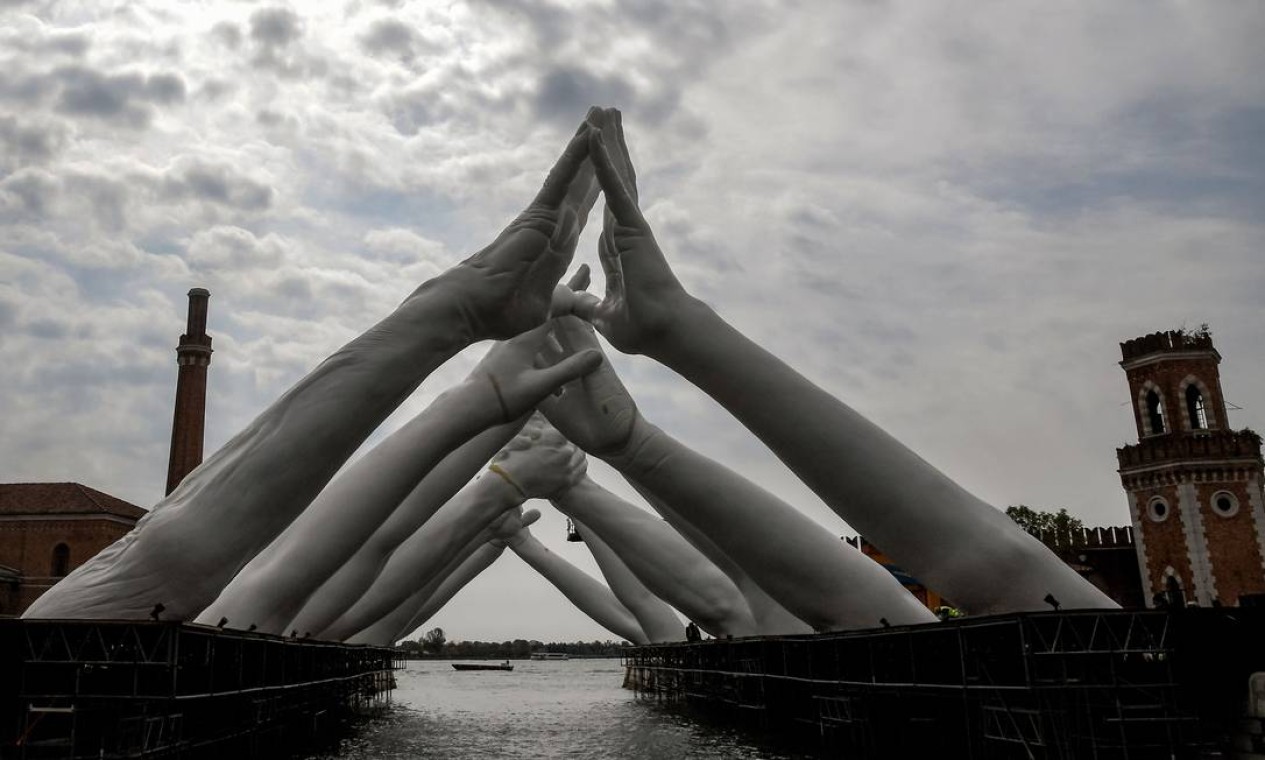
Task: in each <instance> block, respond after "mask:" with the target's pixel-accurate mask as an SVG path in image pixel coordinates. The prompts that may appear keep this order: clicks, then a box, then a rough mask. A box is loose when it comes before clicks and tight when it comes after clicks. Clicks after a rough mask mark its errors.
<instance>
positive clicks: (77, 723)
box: [0, 620, 398, 760]
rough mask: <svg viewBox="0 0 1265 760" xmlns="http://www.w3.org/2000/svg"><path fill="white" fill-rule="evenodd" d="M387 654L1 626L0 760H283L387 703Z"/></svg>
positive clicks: (205, 637)
mask: <svg viewBox="0 0 1265 760" xmlns="http://www.w3.org/2000/svg"><path fill="white" fill-rule="evenodd" d="M397 656H398V655H397V653H396V652H395V651H394V650H392V649H388V648H380V647H367V646H352V645H346V644H340V643H335V642H326V641H314V640H309V639H294V638H286V637H282V636H274V635H268V634H261V633H255V632H247V631H235V630H221V629H218V628H213V627H209V626H201V625H194V624H189V623H177V622H163V621H153V622H151V621H134V620H127V621H123V620H117V621H110V620H0V760H76V759H78V758H84V759H85V760H86V759H87V758H94V759H97V760H109V759H113V758H159V757H162V758H168V757H171V758H199V757H217V758H222V757H229V756H233V755H237V756H239V757H280V756H284V754H286V752H287V751H288V750H289V749H291V748H294V747H296V746H299V747H301V746H307V745H308V744H309V743H310V741H311V740H312V739H313V738H315V737H320V736H322V735H324V734H326V733H328V732H332V731H334V730H336V729H337V727H338V726H339V725H341V724H342V722H343V721H344V720H345V719H346V718H347V717H349V716H351V715H354V714H358V713H363V712H367V711H372V710H374V709H377V708H379V707H383V706H385V705H386V704H388V703H389V701H390V695H391V689H392V688H393V686H394V672H393V671H394V668H395V666H396V663H397V660H396V658H397Z"/></svg>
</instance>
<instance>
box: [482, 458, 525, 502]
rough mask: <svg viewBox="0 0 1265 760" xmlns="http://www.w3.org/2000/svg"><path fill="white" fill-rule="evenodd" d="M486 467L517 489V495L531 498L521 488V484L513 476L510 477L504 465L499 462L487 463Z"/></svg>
mask: <svg viewBox="0 0 1265 760" xmlns="http://www.w3.org/2000/svg"><path fill="white" fill-rule="evenodd" d="M488 469H489V470H491V471H492V472H495V473H496V474H497V475H500V476H501V477H502V478H504V480H505V482H506V483H509V484H510V487H512V488H513V489H514V490H515V491H518V495H519V496H521V497H523V498H524V499H528V498H531V497H529V496H528V495H527V492H526V491H524V490H523V487H522V486H520V485H519V484H517V483H515V482H514V478H512V477H510V474H509V473H508V472H506V470H505V468H504V467H502V466H500V465H499V464H490V465H488Z"/></svg>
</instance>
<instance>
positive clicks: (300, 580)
mask: <svg viewBox="0 0 1265 760" xmlns="http://www.w3.org/2000/svg"><path fill="white" fill-rule="evenodd" d="M548 329H549V327H548V326H547V325H542V326H540V327H538V328H535V329H534V330H530V331H528V332H526V333H523V334H522V335H518V336H516V337H514V338H511V339H510V340H507V341H504V342H501V343H498V344H496V345H494V346H493V347H492V349H491V350H490V351H489V352H488V354H487V356H485V357H484V359H483V361H481V362H480V363H479V365H478V367H476V368H475V370H474V372H473V373H471V375H470V377H469V378H467V379H466V380H465V381H464V382H462V383H460V384H458V385H457V386H455V387H454V388H452V389H449V390H448V391H446V392H444V393H443V394H442V395H441V396H440V397H439V398H438V399H436V400H435V402H434V403H432V404H431V405H430V406H429V407H428V408H427V409H426V410H425V411H423V412H422V413H421V414H419V415H418V416H417V417H415V418H414V419H413V420H411V421H410V422H409V423H408V424H406V425H405V426H404V427H402V428H400V429H399V430H398V431H396V432H395V433H394V434H393V435H391V436H390V437H388V438H387V439H386V440H384V441H383V442H382V443H380V444H378V445H377V446H376V447H374V449H373V450H372V451H370V452H369V453H368V454H366V455H365V456H363V457H361V458H360V460H359V461H357V462H356V463H355V464H353V465H352V466H351V467H349V468H348V469H347V470H346V471H345V472H343V473H341V474H340V475H339V476H338V477H337V478H336V479H335V480H334V482H333V483H331V484H330V485H329V487H328V488H326V489H325V490H324V491H322V492H321V494H320V495H319V496H317V497H316V500H315V501H313V502H312V504H311V506H309V507H308V508H307V509H306V510H304V511H303V514H301V515H300V516H299V517H298V518H297V519H296V520H295V521H294V522H293V523H291V524H290V527H288V528H287V529H286V530H285V532H283V533H282V534H281V535H280V536H279V537H278V538H277V539H276V540H275V541H273V542H272V543H271V544H270V545H269V546H268V548H267V549H265V550H264V551H263V552H261V553H260V554H259V555H258V556H256V557H255V558H254V559H253V560H251V562H250V563H248V564H247V565H246V567H244V568H242V570H241V572H239V573H238V574H237V577H235V578H234V579H233V581H232V582H231V583H229V585H228V586H227V587H226V588H225V589H224V591H222V592H221V593H220V596H219V598H217V599H216V600H215V602H214V603H212V604H211V605H210V606H209V607H207V608H206V609H205V610H203V612H202V613H201V614H200V615H199V616H198V618H197V622H200V623H206V624H213V623H215V622H216V621H218V620H221V619H223V618H227V619H228V620H229V624H230V625H234V626H236V627H244V626H246V625H248V624H251V625H255V626H257V628H258V630H260V631H263V632H265V633H284V632H285V631H287V630H290V629H291V628H295V627H297V628H299V629H300V630H305V631H306V630H313V629H315V630H322V629H323V628H324V627H325V626H327V625H328V624H329V623H331V622H333V617H330V616H329V615H328V614H327V615H326V616H325V619H323V620H315V619H313V618H315V617H316V616H315V615H311V616H303V619H302V620H298V619H296V615H298V613H299V612H300V610H302V609H303V608H304V605H305V604H306V603H307V602H308V600H309V599H310V598H311V597H312V595H313V592H314V591H315V590H316V589H317V588H318V587H320V586H321V585H322V584H323V583H324V582H325V581H326V579H328V578H329V577H330V576H332V575H333V574H334V573H335V572H337V571H338V569H339V568H340V567H343V566H345V565H347V564H348V562H349V561H350V560H352V559H353V558H354V557H355V556H357V555H358V554H359V552H360V550H361V549H362V548H366V547H364V544H365V542H366V541H367V540H368V539H369V538H370V537H371V536H373V535H374V534H375V533H376V532H378V531H379V530H380V529H381V530H382V531H383V532H389V533H391V534H393V535H392V536H389V537H388V538H390V539H395V545H398V544H399V541H400V540H402V537H400V534H401V533H402V534H403V537H407V536H408V535H409V534H410V533H411V532H412V531H410V530H408V528H409V527H412V528H413V529H414V530H415V529H416V528H417V526H419V525H420V524H422V523H423V522H425V520H426V518H428V517H430V515H432V514H434V510H435V509H436V508H438V506H439V504H442V503H443V502H438V503H436V497H437V496H441V495H444V494H433V493H431V494H429V498H428V494H427V493H425V492H431V491H434V490H437V489H436V488H429V489H422V488H421V487H420V486H419V483H420V482H422V481H423V479H424V478H429V476H428V473H430V471H431V470H432V468H434V467H435V466H436V465H437V464H438V463H439V462H440V460H442V459H444V458H445V456H446V455H448V454H449V452H451V451H453V450H454V449H458V450H460V449H459V447H461V446H462V445H463V444H464V443H466V442H467V441H468V440H469V439H470V437H471V436H473V435H475V434H476V433H478V432H479V431H480V430H482V429H483V428H486V427H488V426H489V425H494V424H496V423H504V421H505V420H504V418H510V419H515V420H516V419H519V418H521V417H522V416H523V415H525V414H526V413H527V412H528V411H530V409H531V408H532V407H533V406H534V405H535V403H536V402H537V401H539V397H541V396H544V395H546V394H548V393H549V392H550V391H552V390H553V389H552V388H549V387H542V386H540V385H539V384H538V381H537V380H536V379H535V378H532V380H533V381H535V382H537V385H536V388H535V391H536V393H532V392H529V391H527V390H526V389H523V388H517V387H514V384H516V383H518V382H520V380H521V379H524V378H529V377H530V375H531V374H532V373H531V367H532V363H533V362H534V361H535V360H536V356H537V347H538V345H539V343H540V338H541V335H542V334H543V333H544V332H545V331H547V330H548ZM488 377H497V378H502V379H503V380H502V382H501V387H500V392H501V395H502V401H503V403H501V404H499V405H498V404H493V405H492V406H491V407H487V406H483V404H484V403H485V402H486V401H487V398H486V397H485V396H484V395H483V391H484V386H485V385H487V383H488V381H487V378H488ZM537 393H538V394H539V396H537ZM496 432H497V437H496V441H499V442H500V443H502V444H504V443H505V440H506V439H508V438H509V437H510V436H512V435H513V433H514V430H513V429H512V423H511V424H510V425H504V424H502V425H498V426H497V428H496ZM496 441H488V440H481V441H479V443H480V445H479V446H477V447H476V448H475V449H474V450H465V451H464V454H465V456H463V457H462V458H461V461H460V462H458V463H456V464H458V465H461V466H460V467H458V468H453V467H449V468H447V469H446V470H445V471H444V472H441V473H438V474H439V475H441V476H443V477H441V478H440V479H439V480H440V481H441V482H436V483H433V485H434V486H436V487H437V488H438V490H442V491H446V492H448V493H447V495H449V496H450V495H451V492H452V491H455V490H456V489H457V487H459V486H460V485H461V483H462V482H464V481H465V480H468V479H469V477H470V476H471V475H473V474H474V473H475V472H477V471H478V469H479V468H480V467H482V466H483V464H484V463H485V462H486V461H487V458H486V457H484V458H482V459H475V457H477V456H479V455H480V454H481V453H482V450H484V448H485V447H486V446H487V445H488V444H489V443H492V442H496ZM489 456H490V454H489ZM453 469H460V470H461V471H460V472H452V470H453ZM462 476H464V477H462ZM418 490H424V491H425V492H424V493H423V494H421V498H419V499H413V498H411V496H412V493H411V492H413V491H418ZM406 497H407V498H406ZM445 500H446V499H445ZM401 502H404V504H403V505H402V504H401ZM402 506H406V507H407V508H408V510H409V511H408V512H407V513H406V514H404V515H402V519H400V520H395V521H391V522H393V524H391V525H386V524H384V522H387V521H388V520H387V518H388V517H392V516H393V514H394V513H399V512H400V511H401V507H402ZM384 543H386V541H382V542H379V543H378V545H377V546H378V554H379V557H378V560H379V561H378V562H377V563H372V562H368V563H366V564H377V566H378V567H379V568H381V566H382V559H383V557H382V555H383V554H384V552H382V551H381V549H382V544H384ZM392 548H394V546H393V547H392ZM370 559H372V558H370ZM360 590H361V591H363V588H362V589H360ZM321 599H322V601H323V602H324V605H323V606H324V607H325V608H326V609H327V610H328V609H329V608H330V607H334V606H337V604H338V603H340V602H342V601H343V600H348V597H347V596H346V595H345V594H344V595H342V596H341V598H339V599H335V598H334V589H332V588H331V589H327V590H326V593H324V594H322V595H321ZM354 599H355V597H350V600H349V601H348V604H350V601H354ZM345 608H346V605H344V606H343V609H345Z"/></svg>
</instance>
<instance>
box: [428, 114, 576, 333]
mask: <svg viewBox="0 0 1265 760" xmlns="http://www.w3.org/2000/svg"><path fill="white" fill-rule="evenodd" d="M589 131H590V127H589V126H588V125H587V124H585V125H582V126H581V127H580V129H579V130H578V131H577V132H576V134H575V136H574V137H572V138H571V142H570V143H568V144H567V148H566V150H565V151H564V152H563V154H562V157H561V158H559V159H558V162H557V163H556V164H555V165H554V167H553V169H552V170H551V171H550V173H549V176H548V178H547V179H546V180H545V183H544V186H543V187H542V188H541V189H540V192H539V193H538V194H537V195H536V198H535V199H534V200H533V201H532V202H531V204H530V205H528V207H527V209H526V210H525V211H524V212H523V213H522V214H520V215H519V216H518V218H517V219H515V220H514V221H513V222H511V223H510V225H509V226H508V227H506V228H505V230H504V231H503V232H501V234H500V235H498V236H497V238H496V240H494V241H492V243H491V244H490V245H488V246H487V247H486V248H484V249H483V250H481V251H479V252H478V253H476V254H474V255H473V256H471V257H470V258H468V259H466V260H465V261H463V262H461V263H460V264H458V265H457V266H456V267H454V268H453V269H452V270H450V271H451V278H452V280H451V281H452V283H453V285H454V286H455V287H453V290H454V292H457V293H459V303H460V308H461V311H462V316H463V317H464V319H465V321H466V324H467V329H468V331H469V337H470V338H471V340H482V339H484V338H497V339H503V338H508V337H511V336H514V335H517V334H519V333H521V332H523V331H525V330H529V329H531V328H532V327H535V326H536V325H539V324H541V323H542V322H544V321H545V320H546V319H547V318H548V316H549V302H550V296H551V294H552V293H553V287H554V285H555V284H556V283H557V282H558V278H559V277H561V276H562V273H563V272H564V271H566V268H567V265H568V264H569V263H570V261H571V256H572V254H573V253H574V252H575V244H576V241H577V240H578V238H579V235H580V231H581V230H582V229H583V228H584V223H585V221H586V220H587V218H588V214H589V209H590V208H592V205H593V201H594V200H595V199H596V193H597V187H596V182H595V177H594V174H593V167H592V164H591V163H589V162H588V161H587V160H586V158H587V156H588V150H589V148H588V133H589Z"/></svg>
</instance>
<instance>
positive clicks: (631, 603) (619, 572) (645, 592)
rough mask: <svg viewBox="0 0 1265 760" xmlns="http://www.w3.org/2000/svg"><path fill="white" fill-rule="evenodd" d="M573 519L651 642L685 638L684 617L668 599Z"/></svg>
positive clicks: (610, 582)
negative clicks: (661, 596)
mask: <svg viewBox="0 0 1265 760" xmlns="http://www.w3.org/2000/svg"><path fill="white" fill-rule="evenodd" d="M571 522H572V524H573V525H575V528H576V530H577V531H578V532H579V534H580V537H581V538H582V539H583V540H584V545H585V546H587V547H588V548H589V552H590V553H591V554H592V555H593V559H594V560H595V561H596V562H597V566H598V568H599V569H600V570H601V571H602V577H604V578H605V579H606V583H607V585H608V586H610V589H611V593H613V594H615V598H616V599H618V600H619V601H620V603H621V604H623V605H624V607H625V608H626V609H627V610H628V611H629V612H631V613H632V614H633V616H634V617H636V618H637V623H638V625H640V626H641V630H642V631H644V632H645V634H646V636H647V638H649V639H650V642H651V643H654V644H658V643H660V642H664V641H680V640H681V639H682V638H684V636H683V632H684V627H683V626H682V625H681V620H680V618H678V617H677V616H676V613H675V612H673V611H672V608H671V607H670V606H668V603H667V602H665V601H663V600H662V599H660V598H659V597H657V596H655V595H654V594H653V593H651V591H650V589H648V588H646V585H645V584H644V583H642V582H641V581H640V580H638V578H637V576H636V575H634V574H633V572H632V571H631V570H629V569H628V566H627V565H625V564H624V561H623V560H621V559H620V558H619V555H618V554H616V553H615V551H614V550H613V549H611V548H610V547H609V546H607V545H606V542H605V541H603V540H602V539H601V538H599V537H598V535H597V534H596V533H594V532H593V531H591V530H589V528H588V526H586V525H585V524H584V523H582V522H580V521H578V520H575V519H574V518H572V520H571Z"/></svg>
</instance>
